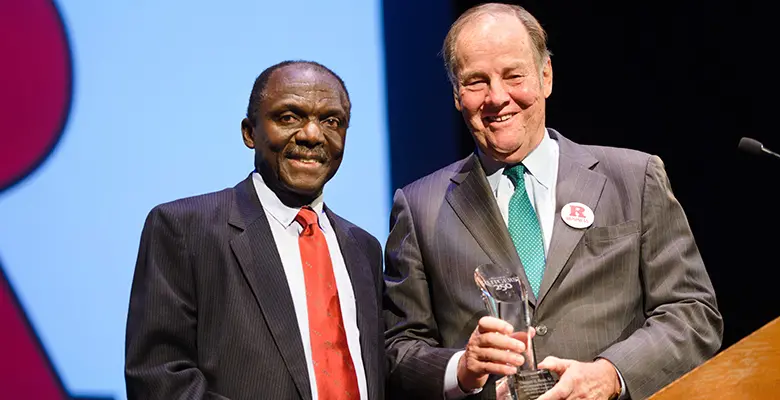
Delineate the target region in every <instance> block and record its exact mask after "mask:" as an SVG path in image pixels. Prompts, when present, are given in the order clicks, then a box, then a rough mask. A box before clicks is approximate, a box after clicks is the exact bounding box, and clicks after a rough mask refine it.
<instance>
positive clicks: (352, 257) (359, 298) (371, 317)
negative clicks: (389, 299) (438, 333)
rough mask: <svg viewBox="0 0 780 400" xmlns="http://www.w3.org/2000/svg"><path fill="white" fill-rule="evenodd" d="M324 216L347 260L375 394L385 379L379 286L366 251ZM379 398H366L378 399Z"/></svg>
mask: <svg viewBox="0 0 780 400" xmlns="http://www.w3.org/2000/svg"><path fill="white" fill-rule="evenodd" d="M325 212H326V214H327V215H328V219H330V222H331V226H332V227H333V229H334V232H335V233H336V238H337V239H338V242H339V248H340V249H341V255H342V257H343V258H344V264H345V265H346V267H347V272H348V273H349V279H350V281H351V282H352V291H353V292H354V294H355V305H356V307H357V326H358V330H359V331H360V349H361V352H362V353H363V354H362V355H361V357H362V359H363V368H364V369H365V371H366V384H367V387H368V391H369V392H373V391H374V390H376V388H375V386H374V385H373V382H379V380H380V379H384V378H383V377H382V376H380V373H381V372H380V371H378V370H377V366H378V365H380V364H381V363H380V361H379V360H377V357H378V354H377V352H376V351H375V349H376V348H377V347H378V346H380V345H384V344H382V343H378V342H377V340H376V338H378V337H379V336H378V335H379V332H378V321H377V318H378V316H379V310H378V308H377V299H376V283H375V280H374V279H373V277H372V276H371V273H372V272H371V271H370V270H369V268H370V266H371V263H370V262H369V260H368V259H367V258H366V256H365V253H364V251H363V250H361V248H360V247H359V246H358V244H357V242H356V240H355V238H354V236H352V234H351V233H350V231H349V229H348V228H347V227H346V226H345V224H344V223H343V222H342V221H343V220H341V218H339V217H338V216H336V215H335V214H334V213H333V212H332V211H330V210H329V209H327V208H326V209H325ZM378 272H379V271H377V273H378ZM353 356H354V355H353ZM377 396H378V394H375V395H373V396H372V395H369V396H367V397H368V398H376V397H377Z"/></svg>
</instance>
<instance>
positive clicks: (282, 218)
mask: <svg viewBox="0 0 780 400" xmlns="http://www.w3.org/2000/svg"><path fill="white" fill-rule="evenodd" d="M252 181H253V182H254V184H255V190H256V191H257V197H258V198H259V199H260V204H262V205H263V210H264V211H265V212H267V213H269V214H271V216H272V217H273V218H274V219H275V220H276V221H277V222H279V223H280V224H282V226H284V227H285V228H286V227H289V226H290V225H291V224H292V223H293V222H295V216H296V215H298V212H299V211H300V210H301V209H300V207H299V208H293V207H288V206H287V205H286V204H284V203H282V201H281V200H279V197H277V196H276V193H274V192H273V191H272V190H271V188H269V187H268V185H266V183H265V181H264V180H263V177H262V175H260V174H259V173H257V172H253V173H252ZM323 205H324V202H323V194H322V193H321V194H320V195H319V196H317V198H316V199H314V201H312V203H311V204H310V205H309V207H311V208H312V209H313V210H314V212H316V213H317V216H318V217H319V220H320V221H322V218H327V217H326V216H325V215H324V214H325V211H324V207H323ZM319 225H320V229H323V231H324V230H325V227H324V226H323V225H324V224H323V223H322V222H320V224H319Z"/></svg>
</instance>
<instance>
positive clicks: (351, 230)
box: [125, 61, 385, 400]
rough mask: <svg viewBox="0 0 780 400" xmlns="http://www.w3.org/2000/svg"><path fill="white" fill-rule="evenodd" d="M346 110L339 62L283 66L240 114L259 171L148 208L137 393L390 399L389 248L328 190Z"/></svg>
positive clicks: (130, 382) (135, 291)
mask: <svg viewBox="0 0 780 400" xmlns="http://www.w3.org/2000/svg"><path fill="white" fill-rule="evenodd" d="M349 117H350V101H349V94H348V93H347V89H346V87H345V86H344V82H343V81H342V80H341V78H339V77H338V76H337V75H336V74H335V73H333V71H331V70H329V69H328V68H326V67H324V66H322V65H320V64H317V63H314V62H308V61H295V62H282V63H279V64H277V65H274V66H272V67H270V68H268V69H266V70H265V71H264V72H263V73H261V74H260V76H259V77H258V78H257V80H256V81H255V84H254V87H253V88H252V94H251V96H250V98H249V106H248V108H247V117H246V118H245V119H244V120H243V121H242V122H241V130H242V135H243V141H244V144H245V145H246V146H247V147H249V148H252V149H254V152H255V168H256V170H255V172H253V173H251V174H250V175H249V176H248V177H247V178H246V179H245V180H244V181H242V182H240V183H239V184H238V185H236V186H235V187H233V188H228V189H225V190H222V191H219V192H215V193H210V194H205V195H201V196H195V197H191V198H186V199H181V200H176V201H173V202H170V203H166V204H162V205H160V206H157V207H155V208H154V209H153V210H152V211H151V212H150V213H149V217H148V218H147V220H146V224H145V225H144V229H143V233H142V235H141V244H140V250H139V253H138V261H137V263H136V269H135V276H134V279H133V286H132V292H131V296H130V310H129V314H128V320H127V338H126V361H125V377H126V382H127V396H128V398H130V399H143V400H148V399H161V400H163V399H164V400H170V399H233V400H237V399H253V400H254V399H274V400H276V399H307V400H311V399H313V400H316V399H321V400H324V399H328V400H330V399H343V400H348V399H353V400H358V399H360V400H377V399H382V398H383V397H384V376H385V374H384V370H385V356H384V348H383V347H382V346H381V340H382V320H381V318H380V304H379V300H380V299H381V292H382V273H381V271H382V251H381V247H380V245H379V242H378V241H377V240H376V239H375V238H374V237H373V236H371V235H370V234H369V233H368V232H366V231H364V230H362V229H360V228H358V227H357V226H355V225H352V224H351V223H349V222H348V221H346V220H344V219H342V218H340V217H339V216H338V215H336V214H335V213H334V212H333V211H331V210H330V209H329V208H328V207H327V206H326V205H325V203H324V200H323V193H322V189H323V186H324V185H325V183H326V182H327V181H328V180H329V179H330V178H332V177H333V175H334V174H335V173H336V170H337V169H338V167H339V165H340V164H341V160H342V155H343V152H344V140H345V138H346V133H347V126H348V125H349Z"/></svg>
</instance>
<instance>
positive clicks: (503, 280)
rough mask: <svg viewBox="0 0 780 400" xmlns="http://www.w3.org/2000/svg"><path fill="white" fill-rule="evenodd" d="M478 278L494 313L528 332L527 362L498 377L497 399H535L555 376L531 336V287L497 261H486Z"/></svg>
mask: <svg viewBox="0 0 780 400" xmlns="http://www.w3.org/2000/svg"><path fill="white" fill-rule="evenodd" d="M474 280H475V281H476V282H477V286H478V287H479V289H480V290H481V291H482V300H483V301H484V302H485V308H487V311H488V313H489V314H490V316H491V317H495V318H499V319H502V320H504V321H507V322H509V323H511V324H512V326H514V328H515V329H514V331H515V332H526V334H527V335H526V338H527V339H526V343H525V348H526V350H525V352H524V353H523V357H524V358H525V364H523V365H522V366H520V367H519V368H518V371H517V374H514V375H508V376H504V377H501V378H500V379H498V380H497V381H496V399H497V400H533V399H536V398H537V397H539V396H541V395H542V394H543V393H544V392H546V391H547V390H549V389H551V388H552V387H553V386H554V385H555V382H556V380H555V378H554V377H553V376H552V374H551V373H550V371H548V370H540V369H538V368H537V367H536V358H535V357H534V347H533V343H532V339H531V307H530V306H529V305H528V291H527V288H526V287H525V285H523V282H522V281H521V280H520V278H519V277H518V276H517V275H515V274H514V273H512V272H511V271H509V270H507V269H506V268H503V267H500V266H498V265H494V264H484V265H480V266H479V267H477V269H476V270H474Z"/></svg>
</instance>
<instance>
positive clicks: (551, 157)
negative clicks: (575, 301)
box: [444, 129, 626, 400]
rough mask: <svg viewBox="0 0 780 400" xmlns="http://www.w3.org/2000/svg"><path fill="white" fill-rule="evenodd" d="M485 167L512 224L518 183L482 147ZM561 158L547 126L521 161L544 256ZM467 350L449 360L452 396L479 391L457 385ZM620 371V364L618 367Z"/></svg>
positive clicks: (449, 394) (446, 382) (506, 219)
mask: <svg viewBox="0 0 780 400" xmlns="http://www.w3.org/2000/svg"><path fill="white" fill-rule="evenodd" d="M477 155H478V156H479V160H480V161H481V163H482V167H483V168H484V169H485V175H487V180H488V183H489V184H490V190H491V192H492V193H493V196H494V197H495V199H496V202H497V203H498V209H499V211H501V217H502V218H503V219H504V224H506V225H507V226H509V200H510V199H511V198H512V195H513V194H514V193H515V186H514V185H513V184H512V181H511V180H510V179H509V177H507V176H506V175H504V167H505V164H503V163H501V162H499V161H496V160H493V159H492V158H490V157H489V156H487V155H485V154H484V153H482V152H481V151H478V152H477ZM559 159H560V149H559V148H558V142H557V141H555V140H553V139H552V138H551V137H550V134H549V132H547V130H546V129H545V132H544V137H542V141H541V142H540V143H539V145H538V146H536V148H535V149H533V150H532V151H531V152H530V153H528V155H527V156H526V157H525V159H523V161H522V164H523V165H524V166H525V168H526V173H525V174H524V176H523V177H524V179H525V190H526V191H527V192H528V198H529V199H530V200H531V205H532V206H533V208H534V211H536V216H537V218H539V227H540V228H541V230H542V238H543V239H544V257H545V259H547V258H548V251H549V250H550V241H551V240H552V231H553V225H554V224H555V216H556V215H557V212H556V211H557V210H556V209H555V206H556V205H555V189H556V184H557V182H558V161H559ZM463 353H464V351H459V352H457V353H455V355H453V356H452V358H451V359H450V361H449V362H448V363H447V369H446V371H445V374H444V396H445V398H446V399H449V400H456V399H460V398H463V397H465V396H467V395H470V394H474V393H478V392H479V390H481V389H479V390H478V391H475V392H471V393H464V392H463V391H462V390H460V386H459V385H458V360H460V357H461V356H462V355H463ZM615 370H616V371H617V367H616V368H615ZM617 372H618V377H619V379H620V387H621V395H620V398H621V399H622V398H624V397H625V394H626V386H625V383H624V382H623V376H622V375H621V374H620V371H617Z"/></svg>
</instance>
